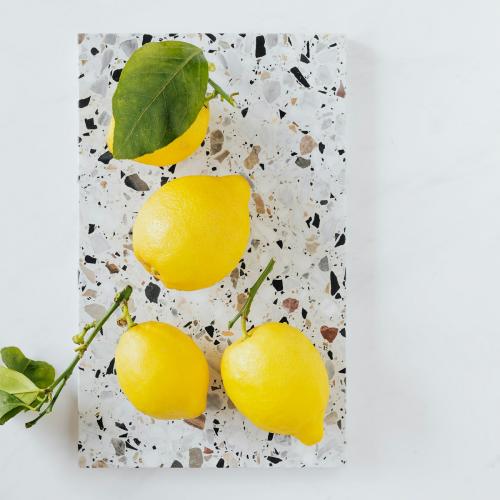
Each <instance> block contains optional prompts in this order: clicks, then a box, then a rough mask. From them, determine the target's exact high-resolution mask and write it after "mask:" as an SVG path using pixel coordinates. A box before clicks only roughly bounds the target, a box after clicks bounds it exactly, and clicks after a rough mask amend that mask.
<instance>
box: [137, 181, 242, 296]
mask: <svg viewBox="0 0 500 500" xmlns="http://www.w3.org/2000/svg"><path fill="white" fill-rule="evenodd" d="M249 198H250V186H249V184H248V182H247V181H246V179H245V178H244V177H242V176H240V175H227V176H223V177H212V176H206V175H195V176H187V177H181V178H179V179H175V180H172V181H170V182H167V183H166V184H164V185H163V186H162V187H161V188H160V189H158V190H157V191H156V192H155V193H153V194H152V195H151V197H150V198H149V199H148V200H147V201H146V203H145V204H144V205H143V206H142V208H141V209H140V210H139V213H138V215H137V218H136V220H135V223H134V227H133V238H132V242H133V248H134V253H135V256H136V257H137V259H138V260H139V261H140V262H141V263H142V264H143V265H144V267H145V268H146V270H147V271H148V272H149V273H151V274H152V275H154V276H155V277H156V278H158V279H160V280H161V281H162V282H163V283H164V284H165V286H166V287H167V288H175V289H177V290H198V289H200V288H206V287H209V286H211V285H213V284H214V283H217V282H218V281H220V280H221V279H222V278H224V277H225V276H226V275H227V274H229V273H230V272H231V271H232V270H233V269H234V268H235V267H236V265H237V264H238V262H239V260H240V258H241V256H242V255H243V253H244V251H245V249H246V247H247V244H248V238H249V235H250V214H249V209H248V201H249Z"/></svg>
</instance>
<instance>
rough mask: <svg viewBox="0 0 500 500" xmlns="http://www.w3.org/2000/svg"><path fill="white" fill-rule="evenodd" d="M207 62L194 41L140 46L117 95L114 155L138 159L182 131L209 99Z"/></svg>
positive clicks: (115, 95)
mask: <svg viewBox="0 0 500 500" xmlns="http://www.w3.org/2000/svg"><path fill="white" fill-rule="evenodd" d="M207 82H208V63H207V60H206V59H205V56H204V55H203V51H202V50H201V49H200V48H199V47H196V46H195V45H191V44H190V43H186V42H180V41H166V42H156V43H148V44H146V45H144V46H143V47H141V48H140V49H138V50H136V51H135V52H134V53H133V54H132V56H131V57H130V59H129V60H128V62H127V64H126V65H125V67H124V68H123V71H122V73H121V75H120V81H119V83H118V87H117V89H116V91H115V94H114V96H113V116H114V119H115V130H114V139H113V156H114V157H115V158H118V159H125V158H128V159H132V158H137V157H138V156H141V155H143V154H146V153H152V152H153V151H156V150H157V149H159V148H162V147H163V146H166V145H167V144H169V143H170V142H172V141H173V140H174V139H176V138H177V137H179V136H180V135H182V134H183V133H184V132H185V131H186V130H187V129H188V128H189V126H190V125H191V124H192V123H193V122H194V120H195V118H196V117H197V116H198V113H199V111H200V109H201V107H202V106H203V104H204V101H205V94H206V91H207Z"/></svg>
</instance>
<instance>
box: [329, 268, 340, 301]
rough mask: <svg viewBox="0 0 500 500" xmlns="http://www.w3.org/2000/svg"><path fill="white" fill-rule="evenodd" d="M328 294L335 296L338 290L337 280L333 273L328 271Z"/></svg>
mask: <svg viewBox="0 0 500 500" xmlns="http://www.w3.org/2000/svg"><path fill="white" fill-rule="evenodd" d="M330 288H331V289H330V294H331V295H335V294H336V293H337V292H338V291H339V290H340V285H339V280H338V279H337V276H335V273H334V272H333V271H330Z"/></svg>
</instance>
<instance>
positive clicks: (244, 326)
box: [227, 259, 275, 336]
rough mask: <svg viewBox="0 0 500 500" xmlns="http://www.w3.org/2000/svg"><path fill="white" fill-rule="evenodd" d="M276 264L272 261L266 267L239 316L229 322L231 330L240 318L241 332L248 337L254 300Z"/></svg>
mask: <svg viewBox="0 0 500 500" xmlns="http://www.w3.org/2000/svg"><path fill="white" fill-rule="evenodd" d="M274 263H275V260H274V259H271V260H270V261H269V263H268V264H267V266H266V267H265V269H264V271H262V273H261V275H260V276H259V277H258V279H257V281H256V282H255V283H254V284H253V286H252V287H251V288H250V290H249V292H248V297H247V300H246V301H245V303H244V304H243V306H242V307H241V309H240V311H239V312H238V314H237V315H236V316H235V317H234V318H233V319H232V320H231V321H229V323H228V325H227V326H228V328H229V329H231V328H232V327H233V326H234V324H235V323H236V321H237V320H238V318H241V330H242V331H243V333H244V335H245V336H248V332H247V319H248V315H249V314H250V308H251V307H252V302H253V299H254V298H255V295H256V294H257V292H258V291H259V288H260V287H261V285H262V283H264V280H265V279H266V278H267V276H268V274H269V273H270V272H271V271H272V270H273V267H274Z"/></svg>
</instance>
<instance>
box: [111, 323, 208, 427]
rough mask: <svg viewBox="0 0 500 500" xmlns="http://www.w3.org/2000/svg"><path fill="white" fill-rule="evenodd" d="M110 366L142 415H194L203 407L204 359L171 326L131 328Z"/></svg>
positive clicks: (166, 416)
mask: <svg viewBox="0 0 500 500" xmlns="http://www.w3.org/2000/svg"><path fill="white" fill-rule="evenodd" d="M115 367H116V374H117V376H118V382H119V384H120V387H121V388H122V390H123V392H124V394H125V396H127V398H128V400H129V401H130V402H131V403H132V404H133V405H134V406H135V407H136V408H137V409H138V410H139V411H141V412H142V413H145V414H146V415H150V416H151V417H155V418H160V419H177V418H194V417H197V416H199V415H200V414H201V413H203V412H204V411H205V407H206V402H207V392H208V382H209V372H208V364H207V361H206V359H205V356H204V355H203V352H202V351H201V350H200V348H199V347H198V346H197V345H196V344H195V343H194V341H193V340H192V339H191V337H189V336H188V335H186V334H185V333H183V332H182V331H181V330H179V329H178V328H176V327H174V326H172V325H168V324H166V323H159V322H157V321H148V322H146V323H139V324H138V325H135V326H132V327H131V328H130V329H129V330H127V331H126V332H125V333H124V334H123V335H122V336H121V338H120V341H119V342H118V347H117V348H116V353H115Z"/></svg>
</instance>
